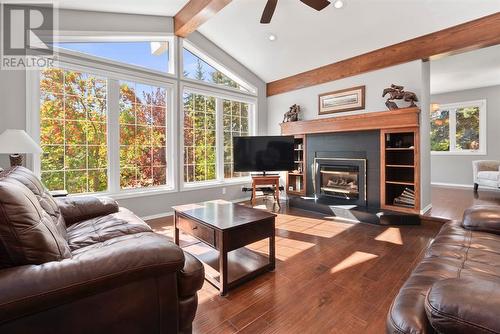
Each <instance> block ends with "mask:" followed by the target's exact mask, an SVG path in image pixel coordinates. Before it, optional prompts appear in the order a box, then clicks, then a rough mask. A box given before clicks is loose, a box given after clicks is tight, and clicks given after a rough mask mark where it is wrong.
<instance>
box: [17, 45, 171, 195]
mask: <svg viewBox="0 0 500 334" xmlns="http://www.w3.org/2000/svg"><path fill="white" fill-rule="evenodd" d="M85 58H86V59H85V60H82V59H80V56H77V57H73V56H72V55H70V54H64V55H62V56H61V58H60V60H59V61H58V63H57V64H56V66H54V67H57V68H61V69H64V70H70V71H78V72H84V73H90V74H95V75H98V76H101V77H104V78H106V80H107V83H108V84H107V98H108V100H107V106H108V110H107V145H108V190H107V191H105V192H93V193H81V194H74V195H75V196H85V195H103V196H112V197H113V198H116V199H121V198H130V197H138V196H141V195H148V196H149V195H153V194H162V193H169V192H174V191H177V189H178V186H177V182H176V180H177V175H178V173H177V171H176V164H175V152H174V148H175V147H176V145H178V142H177V139H176V138H177V137H178V136H177V129H176V127H175V126H174V125H175V124H177V118H176V113H175V110H176V109H177V108H176V103H175V101H177V96H176V94H177V93H176V92H177V82H176V81H175V80H173V79H171V78H168V77H167V76H166V75H165V74H164V75H163V76H161V77H158V76H157V75H150V74H148V73H144V72H143V71H141V69H142V68H139V70H137V69H136V68H137V66H131V67H128V66H120V67H119V68H115V66H116V64H114V63H116V62H113V61H110V62H109V64H108V65H106V63H108V62H107V61H102V60H101V59H99V63H97V64H94V63H93V59H92V58H96V57H85ZM110 65H111V66H110ZM146 72H148V71H146ZM120 81H131V82H137V83H141V84H146V85H153V86H160V87H162V88H165V89H166V90H167V101H166V109H167V115H166V131H167V138H166V140H167V146H166V147H167V152H166V156H167V175H166V176H167V184H166V185H161V186H154V187H139V188H133V189H123V190H122V189H121V188H120V156H119V152H120V150H119V148H120V124H119V114H120V109H119V82H120ZM26 82H27V89H26V107H27V108H26V110H27V115H26V123H27V124H26V129H27V130H28V133H29V134H30V135H31V136H32V138H35V141H36V142H37V143H40V71H39V70H34V71H26ZM27 162H28V163H29V164H31V165H32V166H33V171H34V172H35V174H36V175H37V176H40V175H41V159H40V157H39V156H37V155H33V156H31V155H30V160H28V161H27Z"/></svg>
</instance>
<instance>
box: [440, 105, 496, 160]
mask: <svg viewBox="0 0 500 334" xmlns="http://www.w3.org/2000/svg"><path fill="white" fill-rule="evenodd" d="M471 106H477V107H479V150H457V149H456V131H457V126H456V125H457V112H456V111H457V109H460V108H466V107H471ZM439 110H448V111H449V128H450V130H449V138H450V150H449V151H431V154H432V155H438V156H439V155H444V156H450V155H487V122H486V118H487V109H486V100H485V99H483V100H473V101H463V102H453V103H445V104H439Z"/></svg>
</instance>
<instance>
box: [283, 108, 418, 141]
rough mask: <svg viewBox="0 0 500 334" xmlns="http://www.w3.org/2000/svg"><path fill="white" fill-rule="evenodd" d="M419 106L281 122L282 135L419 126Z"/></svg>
mask: <svg viewBox="0 0 500 334" xmlns="http://www.w3.org/2000/svg"><path fill="white" fill-rule="evenodd" d="M419 113H420V109H419V108H403V109H397V110H388V111H377V112H365V113H362V114H356V115H349V116H339V117H329V118H319V119H314V120H309V121H298V122H288V123H281V124H280V125H281V134H282V135H299V134H312V133H330V132H348V131H367V130H384V129H398V128H409V127H418V126H419Z"/></svg>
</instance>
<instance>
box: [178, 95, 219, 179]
mask: <svg viewBox="0 0 500 334" xmlns="http://www.w3.org/2000/svg"><path fill="white" fill-rule="evenodd" d="M215 145H216V112H215V98H214V97H210V96H205V95H202V94H194V93H185V94H184V182H195V181H209V180H215V179H216V178H217V169H216V156H217V155H216V154H217V153H216V146H215Z"/></svg>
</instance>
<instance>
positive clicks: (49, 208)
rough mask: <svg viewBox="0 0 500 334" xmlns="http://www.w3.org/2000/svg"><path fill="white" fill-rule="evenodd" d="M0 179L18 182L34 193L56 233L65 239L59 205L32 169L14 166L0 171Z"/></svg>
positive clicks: (64, 229) (64, 226) (63, 223)
mask: <svg viewBox="0 0 500 334" xmlns="http://www.w3.org/2000/svg"><path fill="white" fill-rule="evenodd" d="M0 179H3V180H5V181H7V182H19V183H21V184H22V185H24V186H25V187H27V188H28V189H29V190H30V191H31V192H32V193H33V194H34V195H35V197H36V199H37V200H38V203H39V204H40V206H41V207H42V209H43V210H45V212H47V213H48V214H49V216H50V217H51V219H52V221H53V223H54V225H55V226H56V228H57V231H58V233H59V234H60V235H61V236H62V237H63V238H64V239H66V224H65V222H64V218H63V216H62V214H61V212H60V210H59V207H58V205H57V204H56V202H55V201H54V198H53V197H52V195H50V192H49V191H48V190H47V188H45V187H44V185H43V184H42V182H41V181H40V180H39V179H38V178H37V177H36V176H35V174H33V172H32V171H30V170H29V169H27V168H24V167H21V166H16V167H13V168H11V169H8V170H6V171H4V172H3V173H1V174H0Z"/></svg>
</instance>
